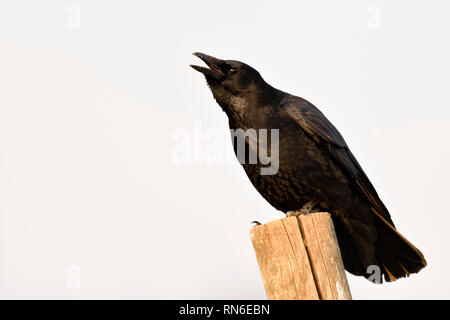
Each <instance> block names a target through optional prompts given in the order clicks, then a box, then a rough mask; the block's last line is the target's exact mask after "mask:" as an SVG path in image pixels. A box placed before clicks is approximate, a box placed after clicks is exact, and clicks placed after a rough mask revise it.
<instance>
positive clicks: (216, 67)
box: [191, 52, 225, 80]
mask: <svg viewBox="0 0 450 320" xmlns="http://www.w3.org/2000/svg"><path fill="white" fill-rule="evenodd" d="M193 55H194V56H196V57H199V58H200V59H202V60H203V61H204V62H205V63H206V64H207V65H208V67H209V69H208V68H205V67H199V66H194V65H192V64H191V67H192V68H194V69H195V70H197V71H198V72H201V73H203V74H204V75H205V76H210V77H213V78H214V79H216V80H220V79H222V78H223V77H224V76H225V74H224V73H223V71H222V70H221V69H220V66H221V65H222V64H223V63H224V62H223V60H220V59H217V58H214V57H212V56H208V55H207V54H204V53H200V52H195V53H193Z"/></svg>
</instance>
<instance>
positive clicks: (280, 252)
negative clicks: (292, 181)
mask: <svg viewBox="0 0 450 320" xmlns="http://www.w3.org/2000/svg"><path fill="white" fill-rule="evenodd" d="M250 237H251V239H252V242H253V247H254V249H255V254H256V258H257V260H258V264H259V268H260V271H261V276H262V278H263V282H264V288H265V290H266V294H267V297H268V299H270V300H317V299H322V300H347V299H351V295H350V290H349V288H348V284H347V279H346V277H345V271H344V267H343V264H342V258H341V255H340V251H339V246H338V244H337V239H336V234H335V232H334V227H333V222H332V220H331V218H330V215H329V214H328V213H326V212H320V213H312V214H308V215H301V216H299V217H295V216H292V217H287V218H283V219H279V220H275V221H272V222H269V223H267V224H263V225H259V226H256V227H254V228H253V229H251V230H250Z"/></svg>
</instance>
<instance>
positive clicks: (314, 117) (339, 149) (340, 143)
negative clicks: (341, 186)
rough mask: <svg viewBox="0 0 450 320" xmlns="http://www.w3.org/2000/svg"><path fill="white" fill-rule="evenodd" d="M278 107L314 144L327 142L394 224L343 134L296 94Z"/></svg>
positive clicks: (374, 207) (335, 157)
mask: <svg viewBox="0 0 450 320" xmlns="http://www.w3.org/2000/svg"><path fill="white" fill-rule="evenodd" d="M281 109H282V110H283V111H284V112H286V113H287V114H288V116H289V117H290V118H292V120H294V121H295V122H296V123H297V124H298V125H300V127H301V128H302V129H303V130H304V131H305V132H306V133H307V134H308V135H310V136H311V137H312V138H313V139H314V140H315V141H316V142H317V143H319V144H322V145H323V144H326V148H325V150H326V151H327V152H328V153H329V155H330V157H331V158H332V159H333V160H334V161H335V162H336V163H337V165H338V166H339V167H340V168H341V169H342V170H343V172H344V173H345V174H346V175H347V176H348V177H349V178H351V179H352V180H353V181H354V183H355V186H356V188H357V189H358V190H359V191H360V192H361V194H362V195H363V196H364V198H365V199H366V200H367V201H368V203H369V204H370V207H371V208H372V211H374V213H375V214H376V215H380V216H381V217H382V218H384V219H385V220H387V222H389V223H390V224H391V225H392V226H394V223H393V222H392V219H391V216H390V214H389V211H388V210H387V208H386V207H385V206H384V204H383V202H382V201H381V200H380V198H379V197H378V194H377V192H376V190H375V188H374V187H373V185H372V183H371V182H370V181H369V178H368V177H367V175H366V174H365V173H364V171H363V169H362V168H361V166H360V165H359V163H358V161H357V160H356V158H355V157H354V156H353V154H352V152H351V151H350V149H349V148H348V146H347V144H346V142H345V140H344V138H343V137H342V135H341V134H340V133H339V131H338V130H337V129H336V128H335V127H334V125H333V124H332V123H331V122H330V121H329V120H328V119H327V118H326V117H325V115H324V114H323V113H322V112H320V110H319V109H317V108H316V107H315V106H314V105H312V104H311V103H310V102H308V101H307V100H305V99H302V98H299V97H295V96H290V97H289V98H287V99H285V100H284V101H282V103H281Z"/></svg>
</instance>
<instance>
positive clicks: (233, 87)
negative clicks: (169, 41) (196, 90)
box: [191, 52, 266, 106]
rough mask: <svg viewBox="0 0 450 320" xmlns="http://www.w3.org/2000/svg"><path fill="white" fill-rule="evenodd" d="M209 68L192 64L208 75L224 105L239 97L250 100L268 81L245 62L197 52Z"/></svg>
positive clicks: (216, 95) (207, 79) (215, 92)
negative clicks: (221, 58)
mask: <svg viewBox="0 0 450 320" xmlns="http://www.w3.org/2000/svg"><path fill="white" fill-rule="evenodd" d="M194 55H195V56H197V57H199V58H200V59H202V60H203V61H204V62H205V63H206V64H207V66H208V67H209V68H205V67H199V66H194V65H191V67H192V68H194V69H195V70H197V71H199V72H201V73H203V75H204V76H205V77H206V81H207V82H208V85H209V87H210V88H211V91H212V93H213V95H214V98H215V99H216V100H217V101H218V102H219V104H221V105H222V106H223V105H224V104H225V105H226V104H229V103H230V100H231V101H233V98H235V97H239V98H243V99H245V100H249V99H250V97H251V96H254V95H255V93H256V92H258V91H260V90H261V89H262V88H263V86H264V85H266V83H265V82H264V80H263V79H262V77H261V75H260V74H259V72H258V71H256V70H255V69H253V68H252V67H250V66H249V65H246V64H245V63H242V62H239V61H234V60H220V59H217V58H214V57H212V56H208V55H207V54H204V53H199V52H196V53H194Z"/></svg>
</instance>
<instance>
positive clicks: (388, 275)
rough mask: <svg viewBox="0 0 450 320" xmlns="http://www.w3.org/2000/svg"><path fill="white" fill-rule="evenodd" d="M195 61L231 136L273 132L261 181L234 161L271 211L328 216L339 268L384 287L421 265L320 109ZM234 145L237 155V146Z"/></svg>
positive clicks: (213, 63) (240, 73) (254, 74)
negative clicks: (375, 274)
mask: <svg viewBox="0 0 450 320" xmlns="http://www.w3.org/2000/svg"><path fill="white" fill-rule="evenodd" d="M194 55H195V56H197V57H199V58H200V59H202V60H203V61H204V62H205V63H206V64H207V66H208V67H209V68H206V67H199V66H192V68H194V69H195V70H197V71H199V72H201V73H202V74H203V75H204V76H205V77H206V81H207V83H208V86H209V87H210V89H211V91H212V93H213V96H214V98H215V100H216V101H217V103H218V104H219V105H220V106H221V107H222V110H223V111H224V112H225V113H226V114H227V116H228V118H229V125H230V128H231V129H233V130H239V129H242V131H244V132H246V131H247V130H255V132H256V131H258V132H259V130H261V129H264V130H268V131H272V130H278V136H277V138H278V141H277V143H278V144H277V148H276V152H277V154H276V156H277V157H276V158H277V159H276V160H277V163H276V166H275V170H273V172H272V174H262V171H261V169H262V168H266V167H267V161H262V159H260V158H259V154H258V160H257V161H256V162H253V163H249V162H248V161H249V157H248V155H246V157H245V159H242V160H243V161H241V163H242V166H243V167H244V170H245V172H246V174H247V176H248V177H249V179H250V181H251V182H252V184H253V186H254V187H255V188H256V190H258V192H259V193H260V194H261V195H262V196H263V197H264V198H265V199H266V200H267V201H268V202H269V203H270V204H271V205H272V206H274V207H275V208H276V209H278V210H281V211H283V212H285V213H287V214H290V213H291V212H292V211H296V212H301V213H308V212H310V211H319V210H320V211H328V212H330V213H331V216H332V219H333V223H334V226H335V230H336V234H337V238H338V242H339V246H340V249H341V254H342V258H343V262H344V266H345V269H346V270H347V271H349V272H351V273H352V274H355V275H360V276H364V277H366V278H369V277H370V276H371V271H372V270H373V267H371V266H378V267H379V268H380V269H379V270H380V271H381V273H382V274H383V276H384V279H385V281H394V280H396V279H398V278H401V277H405V276H409V274H411V273H416V272H418V271H419V270H421V269H422V268H423V267H425V266H426V264H427V263H426V261H425V258H424V256H423V255H422V253H421V252H420V251H419V250H418V249H417V248H416V247H415V246H414V245H413V244H411V243H410V242H409V241H408V240H407V239H406V238H405V237H403V236H402V235H401V234H400V233H399V232H398V231H397V230H396V228H395V226H394V223H393V222H392V219H391V216H390V214H389V211H388V210H387V209H386V207H385V206H384V204H383V202H382V201H381V200H380V198H379V197H378V194H377V192H376V191H375V189H374V187H373V185H372V184H371V183H370V181H369V179H368V177H367V176H366V174H365V173H364V171H363V169H362V168H361V166H360V165H359V163H358V161H357V160H356V159H355V157H354V156H353V154H352V152H351V151H350V149H349V147H348V145H347V144H346V142H345V140H344V138H343V137H342V135H341V134H340V133H339V131H338V130H337V129H336V128H335V127H334V126H333V124H332V123H331V122H330V121H328V119H327V118H326V117H325V116H324V115H323V113H322V112H321V111H320V110H319V109H317V108H316V107H315V106H314V105H312V104H311V103H310V102H308V101H306V100H305V99H302V98H300V97H297V96H294V95H291V94H288V93H286V92H283V91H280V90H277V89H275V88H273V87H272V86H270V85H269V84H267V83H266V82H265V81H264V80H263V78H262V77H261V75H260V74H259V72H258V71H256V70H255V69H253V68H252V67H250V66H248V65H246V64H245V63H242V62H239V61H234V60H220V59H217V58H214V57H212V56H208V55H206V54H203V53H194ZM258 139H259V137H258ZM244 141H245V142H244V143H245V144H246V145H247V149H246V150H251V149H255V148H259V147H260V145H259V144H258V143H257V144H256V147H255V145H252V139H251V137H249V136H244ZM257 142H258V141H257ZM273 143H274V141H271V144H273ZM253 144H254V141H253ZM234 145H235V152H237V147H236V139H235V141H234ZM267 149H269V148H267ZM274 149H275V148H274ZM270 150H272V148H270ZM267 151H268V150H266V153H267V154H270V153H269V152H267ZM272 153H273V150H272ZM273 156H274V154H271V157H272V160H274V157H273ZM240 160H241V159H240ZM265 160H267V159H265ZM299 210H300V211H299ZM375 280H376V279H375Z"/></svg>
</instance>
